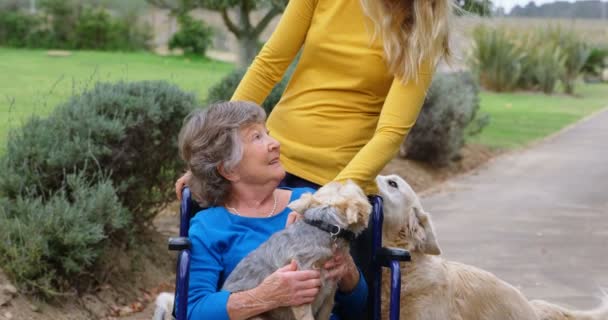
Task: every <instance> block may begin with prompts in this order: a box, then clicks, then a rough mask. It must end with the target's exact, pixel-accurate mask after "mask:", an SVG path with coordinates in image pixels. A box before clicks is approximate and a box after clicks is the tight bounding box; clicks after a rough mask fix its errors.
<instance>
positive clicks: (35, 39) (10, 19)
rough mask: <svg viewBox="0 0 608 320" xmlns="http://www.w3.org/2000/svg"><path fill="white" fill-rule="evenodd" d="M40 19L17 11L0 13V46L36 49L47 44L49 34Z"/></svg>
mask: <svg viewBox="0 0 608 320" xmlns="http://www.w3.org/2000/svg"><path fill="white" fill-rule="evenodd" d="M43 25H44V21H43V19H42V17H40V16H36V15H30V14H25V13H22V12H19V11H0V44H3V45H6V46H9V47H15V48H24V47H30V48H38V47H44V46H45V45H48V44H49V42H50V41H49V38H50V33H49V31H48V30H47V29H44V28H43Z"/></svg>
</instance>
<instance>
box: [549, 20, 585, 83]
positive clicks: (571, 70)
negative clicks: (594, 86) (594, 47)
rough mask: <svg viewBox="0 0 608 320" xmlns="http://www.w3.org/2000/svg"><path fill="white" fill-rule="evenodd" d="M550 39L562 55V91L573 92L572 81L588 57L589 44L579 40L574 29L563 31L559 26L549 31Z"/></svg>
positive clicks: (579, 72)
mask: <svg viewBox="0 0 608 320" xmlns="http://www.w3.org/2000/svg"><path fill="white" fill-rule="evenodd" d="M550 35H551V36H552V37H551V38H552V40H553V41H554V43H555V44H556V46H557V47H558V48H560V50H561V52H562V54H563V57H564V72H563V73H562V78H561V82H562V84H563V85H564V92H565V93H567V94H573V93H574V83H575V81H576V79H577V78H578V76H579V75H580V74H581V69H582V68H583V66H584V65H585V61H587V58H588V57H589V53H590V51H591V50H590V49H589V46H588V45H587V44H586V43H585V42H584V41H583V40H580V39H579V38H580V37H579V36H578V35H577V34H576V32H575V31H574V30H568V31H564V30H562V29H560V28H557V29H554V30H551V31H550Z"/></svg>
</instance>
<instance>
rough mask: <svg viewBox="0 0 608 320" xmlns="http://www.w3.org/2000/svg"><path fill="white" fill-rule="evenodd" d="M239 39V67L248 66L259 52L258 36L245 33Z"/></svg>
mask: <svg viewBox="0 0 608 320" xmlns="http://www.w3.org/2000/svg"><path fill="white" fill-rule="evenodd" d="M238 40H239V56H238V58H239V60H238V65H239V67H242V68H246V67H248V66H249V64H251V62H252V61H253V59H255V56H256V55H257V54H258V37H257V36H254V35H249V34H247V35H243V36H242V37H241V38H240V39H238Z"/></svg>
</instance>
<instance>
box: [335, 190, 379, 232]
mask: <svg viewBox="0 0 608 320" xmlns="http://www.w3.org/2000/svg"><path fill="white" fill-rule="evenodd" d="M340 192H341V194H342V195H343V196H344V199H343V201H344V207H345V209H344V214H345V215H346V222H347V223H348V224H349V225H351V224H353V223H357V224H363V225H367V220H368V218H369V214H370V213H371V211H372V206H371V205H370V204H369V200H368V199H367V196H365V193H364V192H363V190H361V188H360V187H359V186H358V185H357V184H356V183H354V182H353V181H351V180H348V181H346V183H345V184H344V186H343V187H342V190H340Z"/></svg>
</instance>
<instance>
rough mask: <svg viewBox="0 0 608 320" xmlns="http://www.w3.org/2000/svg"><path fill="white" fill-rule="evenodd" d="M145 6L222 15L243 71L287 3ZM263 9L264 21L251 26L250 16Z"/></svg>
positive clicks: (243, 0) (168, 0) (170, 0)
mask: <svg viewBox="0 0 608 320" xmlns="http://www.w3.org/2000/svg"><path fill="white" fill-rule="evenodd" d="M146 1H148V3H150V4H152V5H154V6H156V7H159V8H164V9H170V10H171V12H172V14H175V15H178V16H179V15H182V14H184V13H187V12H189V11H191V10H193V9H197V8H201V9H208V10H213V11H216V12H218V13H220V14H221V15H222V19H223V21H224V24H225V25H226V28H228V30H229V31H230V32H231V33H232V34H234V36H235V37H236V38H237V40H238V42H239V61H238V62H239V65H240V66H241V67H246V66H248V65H249V63H251V61H252V60H253V58H255V56H256V54H257V52H258V47H259V42H260V35H261V34H262V32H263V31H264V29H266V27H267V26H268V24H269V23H270V22H271V21H272V19H273V18H274V17H276V16H277V15H279V14H281V13H282V12H283V10H284V9H285V6H286V5H287V1H288V0H146ZM231 9H234V10H236V11H237V13H238V21H236V22H235V21H233V19H232V18H231V17H230V15H229V14H228V11H229V10H231ZM259 9H265V14H264V17H263V18H262V19H261V20H260V22H258V23H257V24H256V25H254V24H253V23H252V21H251V13H252V12H253V11H255V10H259Z"/></svg>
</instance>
